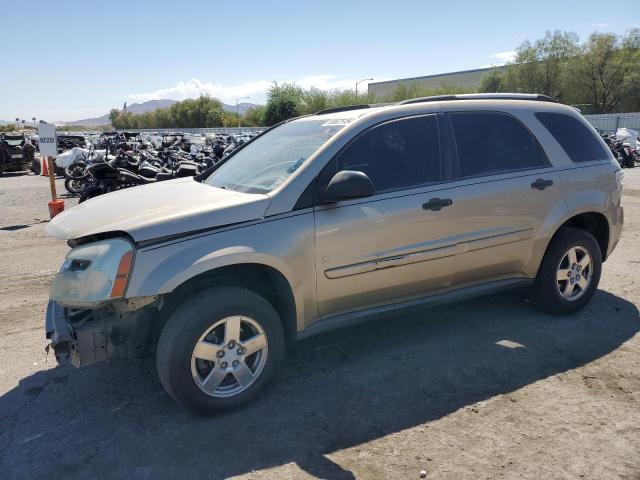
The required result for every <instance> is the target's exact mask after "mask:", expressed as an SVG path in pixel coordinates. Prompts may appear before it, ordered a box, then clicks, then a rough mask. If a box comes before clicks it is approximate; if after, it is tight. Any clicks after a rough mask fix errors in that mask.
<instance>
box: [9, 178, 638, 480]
mask: <svg viewBox="0 0 640 480" xmlns="http://www.w3.org/2000/svg"><path fill="white" fill-rule="evenodd" d="M625 174H626V176H625V184H626V185H625V195H624V204H625V208H626V210H625V214H626V225H625V231H624V235H623V238H622V241H621V243H620V245H619V246H618V249H617V250H616V251H615V253H614V254H613V255H612V257H611V258H610V259H609V260H608V261H607V263H606V264H605V266H604V271H603V278H602V281H601V284H600V290H599V291H598V292H597V293H596V295H595V297H594V299H593V301H592V302H591V303H590V305H589V306H588V307H587V308H586V309H585V310H584V311H583V312H581V313H579V314H578V315H575V316H573V317H569V318H555V317H550V316H547V315H544V314H541V313H540V312H538V311H536V310H534V309H533V308H531V307H530V306H529V305H528V304H527V303H526V301H525V297H524V296H523V295H522V294H519V293H516V294H513V293H511V294H502V295H496V296H492V297H487V298H484V299H479V300H474V301H470V302H465V303H460V304H456V305H449V306H445V307H439V308H433V309H429V310H422V311H419V312H417V313H412V314H410V315H408V314H405V315H402V316H397V317H395V318H390V319H387V320H385V321H378V322H374V323H370V324H368V325H367V326H366V328H363V327H358V328H350V329H346V330H342V331H338V332H332V333H329V334H325V335H321V336H318V337H315V338H312V339H309V340H306V341H304V342H302V343H300V344H299V345H298V346H297V348H296V349H295V351H293V352H290V353H289V354H288V356H287V358H286V361H285V366H284V372H283V374H282V376H281V377H280V379H279V381H278V382H277V383H276V384H275V385H274V386H273V387H272V388H270V389H269V390H268V392H267V393H266V394H265V395H263V397H262V398H261V399H260V400H259V401H258V402H256V403H254V404H252V405H250V406H248V407H246V408H244V409H242V410H240V411H237V412H235V413H231V414H227V415H221V416H218V417H214V418H210V419H201V418H195V417H193V416H190V415H189V414H187V413H185V412H183V411H181V410H180V409H179V408H177V407H176V405H175V404H174V403H173V402H172V401H171V400H170V398H169V397H168V396H167V395H166V394H165V393H164V391H163V390H162V387H161V385H160V383H159V381H158V379H157V377H156V374H155V369H154V362H153V361H152V360H141V361H132V362H124V361H112V362H110V363H105V364H98V365H94V366H91V367H87V368H86V369H82V370H76V369H74V368H73V367H66V366H65V367H59V366H57V365H56V363H55V359H54V358H53V357H52V355H49V357H48V358H47V356H46V354H45V352H44V347H45V344H46V341H45V339H44V329H43V322H44V310H45V305H46V300H47V297H48V289H49V285H50V281H51V279H52V276H53V274H54V273H55V271H56V270H57V269H58V268H59V266H60V264H61V262H62V258H63V256H64V254H65V252H66V251H67V246H66V245H65V244H64V243H63V242H60V241H57V240H55V239H52V238H49V237H48V236H47V235H46V233H45V232H44V225H43V224H42V222H43V221H44V220H46V219H47V218H48V214H47V207H46V202H47V200H48V181H47V179H46V178H43V177H34V176H27V175H12V176H6V177H2V178H0V201H1V202H2V207H1V210H0V258H2V261H1V263H0V479H21V478H25V479H32V478H64V479H73V478H153V479H163V478H193V477H196V476H200V477H203V478H225V477H234V476H238V477H240V478H294V479H297V478H337V479H340V478H345V479H347V478H354V477H356V478H376V479H377V478H394V479H395V478H419V477H420V471H422V470H424V471H426V472H427V473H426V478H439V479H440V478H447V479H448V478H450V479H460V478H473V479H476V478H490V479H493V478H517V479H521V478H530V479H540V478H587V479H608V478H616V479H638V478H640V335H638V334H637V333H638V330H640V318H639V314H638V307H637V305H638V304H639V302H640V293H639V292H638V290H636V288H637V287H638V282H639V280H640V272H639V269H638V267H639V266H640V255H639V249H638V246H637V245H638V242H639V240H640V239H639V235H640V169H635V170H626V172H625ZM58 184H59V189H60V191H62V190H63V189H62V183H61V182H60V181H59V182H58ZM66 203H67V206H70V205H72V204H74V203H75V199H67V200H66ZM16 227H22V228H17V229H16Z"/></svg>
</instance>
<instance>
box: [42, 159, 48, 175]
mask: <svg viewBox="0 0 640 480" xmlns="http://www.w3.org/2000/svg"><path fill="white" fill-rule="evenodd" d="M47 163H48V162H47V157H40V165H41V166H42V167H41V168H40V175H41V176H43V177H48V176H49V167H47Z"/></svg>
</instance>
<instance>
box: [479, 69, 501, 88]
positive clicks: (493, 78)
mask: <svg viewBox="0 0 640 480" xmlns="http://www.w3.org/2000/svg"><path fill="white" fill-rule="evenodd" d="M478 90H479V91H480V92H485V93H498V92H500V91H504V77H503V76H502V74H500V72H498V71H497V70H495V69H494V70H490V71H488V72H487V73H485V74H484V75H483V76H482V78H481V79H480V88H479V89H478Z"/></svg>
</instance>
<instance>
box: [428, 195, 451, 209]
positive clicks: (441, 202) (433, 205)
mask: <svg viewBox="0 0 640 480" xmlns="http://www.w3.org/2000/svg"><path fill="white" fill-rule="evenodd" d="M450 205H453V200H451V199H450V198H432V199H431V200H429V201H428V202H427V203H423V204H422V209H423V210H432V211H434V212H437V211H439V210H440V209H442V208H444V207H448V206H450Z"/></svg>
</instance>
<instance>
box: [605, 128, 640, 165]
mask: <svg viewBox="0 0 640 480" xmlns="http://www.w3.org/2000/svg"><path fill="white" fill-rule="evenodd" d="M602 139H603V140H604V142H605V143H606V144H607V146H608V147H609V149H610V150H611V153H613V155H614V157H616V159H617V160H618V163H619V164H620V167H622V168H634V167H635V166H636V165H640V137H639V136H638V132H637V131H635V130H631V129H629V128H619V129H618V130H617V131H616V132H615V133H610V134H603V135H602Z"/></svg>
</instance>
